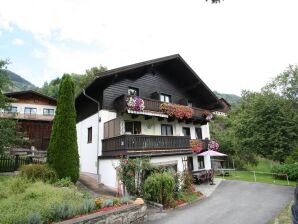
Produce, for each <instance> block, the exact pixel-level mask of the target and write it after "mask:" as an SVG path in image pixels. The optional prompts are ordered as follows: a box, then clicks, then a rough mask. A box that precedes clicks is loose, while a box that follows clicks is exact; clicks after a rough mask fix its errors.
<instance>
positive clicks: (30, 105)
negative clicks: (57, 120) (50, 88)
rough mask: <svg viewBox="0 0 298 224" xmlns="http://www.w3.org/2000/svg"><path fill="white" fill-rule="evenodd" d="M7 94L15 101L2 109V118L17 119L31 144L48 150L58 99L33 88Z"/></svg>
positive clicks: (0, 111) (0, 116)
mask: <svg viewBox="0 0 298 224" xmlns="http://www.w3.org/2000/svg"><path fill="white" fill-rule="evenodd" d="M5 95H6V96H7V97H10V98H12V99H13V101H12V103H11V104H10V105H9V107H8V108H7V109H5V110H3V109H2V110H0V118H13V119H16V120H17V121H18V124H19V127H18V128H19V131H20V132H23V133H24V135H25V137H27V138H28V139H29V141H30V143H29V144H30V146H33V147H35V148H36V149H37V150H47V148H48V144H49V141H50V137H51V129H52V120H53V119H54V115H55V110H56V100H55V99H54V98H51V97H48V96H45V95H43V94H40V93H38V92H35V91H33V90H28V91H20V92H12V93H6V94H5ZM30 146H29V147H30ZM24 147H25V146H24ZM26 147H28V146H26Z"/></svg>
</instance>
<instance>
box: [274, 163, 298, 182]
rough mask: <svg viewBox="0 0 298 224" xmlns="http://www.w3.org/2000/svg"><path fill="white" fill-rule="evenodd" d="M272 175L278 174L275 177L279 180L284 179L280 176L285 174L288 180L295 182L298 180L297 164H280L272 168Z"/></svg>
mask: <svg viewBox="0 0 298 224" xmlns="http://www.w3.org/2000/svg"><path fill="white" fill-rule="evenodd" d="M271 172H272V173H277V174H279V175H278V176H277V177H278V178H280V179H285V178H286V177H285V176H284V175H282V174H287V175H288V177H289V180H293V181H297V180H298V164H297V163H296V164H281V165H278V166H274V167H272V171H271Z"/></svg>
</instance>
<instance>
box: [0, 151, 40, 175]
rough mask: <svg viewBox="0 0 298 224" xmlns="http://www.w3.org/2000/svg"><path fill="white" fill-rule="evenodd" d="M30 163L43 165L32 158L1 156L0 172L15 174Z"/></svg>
mask: <svg viewBox="0 0 298 224" xmlns="http://www.w3.org/2000/svg"><path fill="white" fill-rule="evenodd" d="M30 163H42V162H40V161H39V160H36V159H32V157H28V156H26V157H21V156H19V155H14V156H10V155H0V172H13V171H16V170H18V169H19V168H20V167H21V166H22V165H26V164H30Z"/></svg>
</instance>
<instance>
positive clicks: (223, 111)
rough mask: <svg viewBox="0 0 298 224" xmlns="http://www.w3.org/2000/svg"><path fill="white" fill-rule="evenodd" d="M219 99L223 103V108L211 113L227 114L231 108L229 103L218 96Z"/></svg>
mask: <svg viewBox="0 0 298 224" xmlns="http://www.w3.org/2000/svg"><path fill="white" fill-rule="evenodd" d="M219 101H220V102H221V104H222V105H223V108H221V109H219V110H216V111H214V112H213V114H215V115H219V116H227V113H228V112H229V111H230V109H231V104H229V102H228V101H226V100H225V99H224V98H220V99H219Z"/></svg>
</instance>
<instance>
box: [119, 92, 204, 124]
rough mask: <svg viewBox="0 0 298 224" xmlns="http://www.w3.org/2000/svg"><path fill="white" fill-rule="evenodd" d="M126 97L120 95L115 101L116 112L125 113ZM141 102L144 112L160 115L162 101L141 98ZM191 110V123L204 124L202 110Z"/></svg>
mask: <svg viewBox="0 0 298 224" xmlns="http://www.w3.org/2000/svg"><path fill="white" fill-rule="evenodd" d="M127 97H128V96H127V95H122V96H120V97H119V98H117V99H116V101H115V104H114V105H115V108H116V110H117V111H118V112H126V111H127V107H126V99H127ZM141 98H142V100H143V101H144V104H145V109H144V112H156V113H162V112H161V111H160V105H161V104H162V103H163V102H162V101H159V100H155V99H148V98H143V97H141ZM192 109H193V119H192V121H195V122H200V123H204V124H205V123H206V122H207V120H206V119H205V116H204V111H206V110H204V109H200V108H195V107H192Z"/></svg>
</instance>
